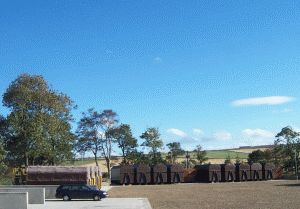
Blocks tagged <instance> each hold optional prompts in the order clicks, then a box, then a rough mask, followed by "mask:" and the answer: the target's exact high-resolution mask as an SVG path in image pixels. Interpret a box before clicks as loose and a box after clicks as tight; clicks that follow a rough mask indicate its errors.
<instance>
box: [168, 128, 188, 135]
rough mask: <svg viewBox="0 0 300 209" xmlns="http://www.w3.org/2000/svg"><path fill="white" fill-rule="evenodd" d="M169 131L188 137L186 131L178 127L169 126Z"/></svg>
mask: <svg viewBox="0 0 300 209" xmlns="http://www.w3.org/2000/svg"><path fill="white" fill-rule="evenodd" d="M167 132H168V133H171V134H174V135H176V136H179V137H187V136H188V135H187V134H186V133H185V132H184V131H181V130H179V129H177V128H169V129H168V130H167Z"/></svg>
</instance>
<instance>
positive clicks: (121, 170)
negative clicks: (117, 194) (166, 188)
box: [111, 163, 184, 184]
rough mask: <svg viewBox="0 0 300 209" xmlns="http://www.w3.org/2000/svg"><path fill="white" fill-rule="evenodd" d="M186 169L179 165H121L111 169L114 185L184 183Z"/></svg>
mask: <svg viewBox="0 0 300 209" xmlns="http://www.w3.org/2000/svg"><path fill="white" fill-rule="evenodd" d="M183 173H184V168H183V167H182V166H181V165H179V164H170V165H165V164H162V163H160V164H157V165H154V166H149V165H145V164H139V165H121V166H113V167H112V169H111V183H112V184H166V183H169V184H171V183H182V182H184V178H183Z"/></svg>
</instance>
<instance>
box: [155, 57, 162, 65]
mask: <svg viewBox="0 0 300 209" xmlns="http://www.w3.org/2000/svg"><path fill="white" fill-rule="evenodd" d="M153 62H154V63H157V64H158V63H162V62H163V60H162V58H161V57H155V58H154V59H153Z"/></svg>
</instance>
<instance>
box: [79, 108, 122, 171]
mask: <svg viewBox="0 0 300 209" xmlns="http://www.w3.org/2000/svg"><path fill="white" fill-rule="evenodd" d="M117 123H118V120H117V114H116V113H115V112H113V111H112V110H103V112H101V113H99V112H97V111H95V110H94V109H93V108H91V109H89V110H88V111H87V113H83V115H82V118H81V120H80V122H79V124H78V128H77V132H76V133H77V143H76V148H77V151H78V152H82V151H91V152H92V153H93V155H94V158H95V162H96V165H97V166H98V159H97V158H98V155H99V152H100V153H101V154H102V155H103V156H104V158H105V162H106V167H107V170H108V175H109V173H110V161H111V153H112V143H113V142H114V138H113V137H114V136H113V135H112V134H111V132H112V130H113V129H114V128H115V126H116V125H117Z"/></svg>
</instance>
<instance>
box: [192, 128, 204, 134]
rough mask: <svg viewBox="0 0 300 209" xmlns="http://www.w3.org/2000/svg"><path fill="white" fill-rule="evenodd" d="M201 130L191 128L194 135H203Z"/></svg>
mask: <svg viewBox="0 0 300 209" xmlns="http://www.w3.org/2000/svg"><path fill="white" fill-rule="evenodd" d="M203 133H204V132H203V131H202V130H201V129H199V128H194V129H193V134H194V135H196V136H202V135H203Z"/></svg>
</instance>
